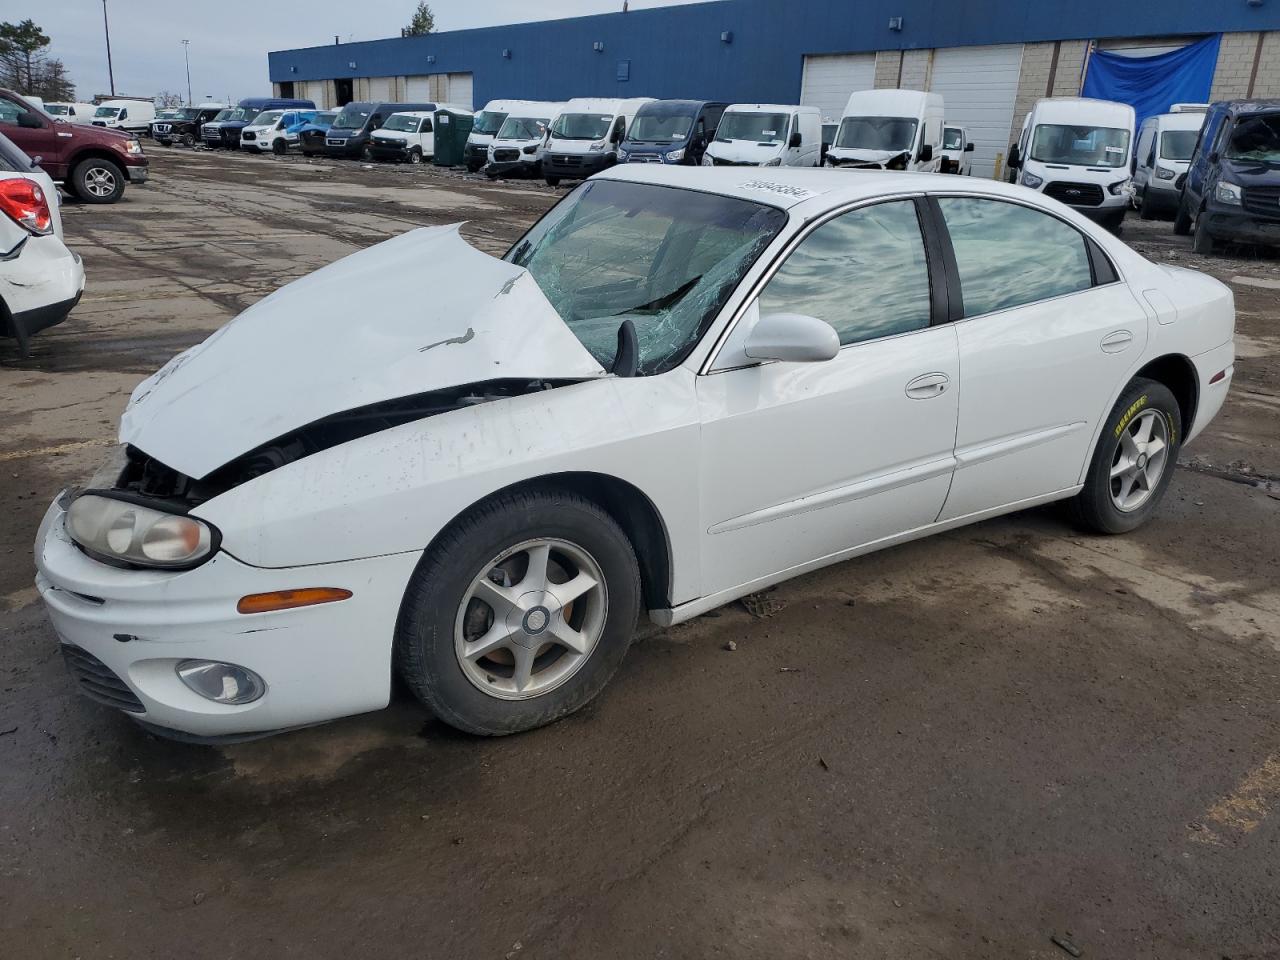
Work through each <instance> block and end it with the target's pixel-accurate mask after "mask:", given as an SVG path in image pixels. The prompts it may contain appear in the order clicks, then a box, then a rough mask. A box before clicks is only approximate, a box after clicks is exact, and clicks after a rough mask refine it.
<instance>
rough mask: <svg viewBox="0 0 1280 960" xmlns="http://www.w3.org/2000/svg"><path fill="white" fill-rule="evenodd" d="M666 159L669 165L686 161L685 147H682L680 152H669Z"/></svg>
mask: <svg viewBox="0 0 1280 960" xmlns="http://www.w3.org/2000/svg"><path fill="white" fill-rule="evenodd" d="M665 159H666V161H667V163H679V162H680V161H681V160H683V159H684V147H681V148H680V149H679V150H671V151H669V152H668V153H667V156H666V158H665Z"/></svg>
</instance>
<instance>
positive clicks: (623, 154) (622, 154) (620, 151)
mask: <svg viewBox="0 0 1280 960" xmlns="http://www.w3.org/2000/svg"><path fill="white" fill-rule="evenodd" d="M629 156H631V154H629V153H628V152H627V151H626V150H623V149H622V147H619V148H618V162H619V163H623V162H625V161H626V159H627V157H629Z"/></svg>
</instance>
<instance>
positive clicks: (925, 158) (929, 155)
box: [920, 143, 933, 163]
mask: <svg viewBox="0 0 1280 960" xmlns="http://www.w3.org/2000/svg"><path fill="white" fill-rule="evenodd" d="M932 159H933V144H931V143H926V144H925V145H924V146H923V147H921V148H920V162H921V163H928V162H929V161H930V160H932Z"/></svg>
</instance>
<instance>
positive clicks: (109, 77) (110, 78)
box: [102, 0, 116, 97]
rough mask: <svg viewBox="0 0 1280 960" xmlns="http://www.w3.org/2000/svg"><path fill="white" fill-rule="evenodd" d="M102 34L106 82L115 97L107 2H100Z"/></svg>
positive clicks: (114, 77)
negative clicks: (105, 36) (103, 37)
mask: <svg viewBox="0 0 1280 960" xmlns="http://www.w3.org/2000/svg"><path fill="white" fill-rule="evenodd" d="M102 32H103V33H105V34H106V35H107V80H108V81H109V82H110V84H111V95H112V96H113V97H114V96H115V95H116V75H115V73H113V72H112V70H111V27H110V26H109V25H108V23H107V0H102Z"/></svg>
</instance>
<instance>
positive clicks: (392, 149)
mask: <svg viewBox="0 0 1280 960" xmlns="http://www.w3.org/2000/svg"><path fill="white" fill-rule="evenodd" d="M369 155H370V156H371V157H373V159H375V160H390V161H392V162H394V163H403V162H404V161H405V160H407V159H408V158H409V150H408V148H407V147H404V146H389V145H383V144H379V143H371V144H370V145H369Z"/></svg>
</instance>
